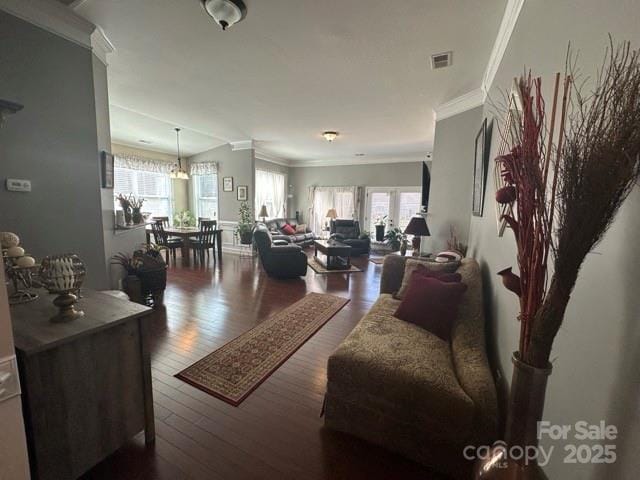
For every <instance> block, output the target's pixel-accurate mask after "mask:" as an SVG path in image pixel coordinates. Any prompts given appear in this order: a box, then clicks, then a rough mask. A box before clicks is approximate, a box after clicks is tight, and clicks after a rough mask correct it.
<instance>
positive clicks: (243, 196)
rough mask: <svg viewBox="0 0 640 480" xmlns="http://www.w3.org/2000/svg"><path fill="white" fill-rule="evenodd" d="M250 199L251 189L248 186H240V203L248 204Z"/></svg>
mask: <svg viewBox="0 0 640 480" xmlns="http://www.w3.org/2000/svg"><path fill="white" fill-rule="evenodd" d="M248 199H249V187H248V186H246V185H238V201H240V202H246V201H247V200H248Z"/></svg>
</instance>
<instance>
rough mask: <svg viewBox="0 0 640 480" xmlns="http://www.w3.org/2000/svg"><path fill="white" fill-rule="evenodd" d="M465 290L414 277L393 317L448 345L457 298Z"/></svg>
mask: <svg viewBox="0 0 640 480" xmlns="http://www.w3.org/2000/svg"><path fill="white" fill-rule="evenodd" d="M466 290H467V285H466V284H464V283H459V282H453V283H445V282H442V281H440V280H438V279H436V278H431V277H425V276H421V275H415V276H413V277H412V279H411V283H410V284H409V287H408V288H407V293H406V294H405V295H404V298H403V300H402V303H400V306H399V307H398V309H397V310H396V313H395V314H394V316H395V317H397V318H399V319H400V320H404V321H405V322H409V323H414V324H416V325H418V326H419V327H422V328H424V329H425V330H428V331H429V332H431V333H433V334H434V335H437V336H438V337H440V338H441V339H443V340H445V341H447V342H448V341H449V339H450V338H451V328H452V327H453V322H455V320H456V315H457V314H458V305H459V304H460V299H461V298H462V295H463V294H464V292H465V291H466Z"/></svg>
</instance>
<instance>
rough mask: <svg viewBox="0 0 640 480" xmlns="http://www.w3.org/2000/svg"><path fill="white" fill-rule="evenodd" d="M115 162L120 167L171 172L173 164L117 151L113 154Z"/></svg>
mask: <svg viewBox="0 0 640 480" xmlns="http://www.w3.org/2000/svg"><path fill="white" fill-rule="evenodd" d="M113 164H114V166H116V167H119V168H128V169H130V170H142V171H144V172H155V173H167V174H168V173H169V172H170V171H171V168H172V167H173V164H172V163H171V162H165V161H163V160H154V159H151V158H144V157H138V156H137V155H129V154H121V153H116V154H115V155H114V156H113Z"/></svg>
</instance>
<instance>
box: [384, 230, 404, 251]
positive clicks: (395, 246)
mask: <svg viewBox="0 0 640 480" xmlns="http://www.w3.org/2000/svg"><path fill="white" fill-rule="evenodd" d="M384 240H385V242H386V243H387V244H388V245H389V246H390V247H391V250H392V251H393V252H397V251H398V250H400V251H401V253H402V255H404V254H405V253H407V247H408V246H409V241H408V240H407V236H406V235H405V234H404V233H403V232H402V230H400V229H399V228H398V227H394V228H392V229H390V230H389V231H388V232H387V233H386V234H385V235H384Z"/></svg>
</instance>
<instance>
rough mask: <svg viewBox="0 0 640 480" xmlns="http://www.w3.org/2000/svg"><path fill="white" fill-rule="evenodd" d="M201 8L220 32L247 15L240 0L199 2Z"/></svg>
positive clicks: (206, 0)
mask: <svg viewBox="0 0 640 480" xmlns="http://www.w3.org/2000/svg"><path fill="white" fill-rule="evenodd" d="M200 2H201V3H202V8H204V10H205V12H207V13H208V14H209V16H211V18H213V19H214V20H215V21H216V23H217V24H218V25H220V26H221V27H222V30H226V29H227V28H229V27H230V26H232V25H234V24H236V23H238V22H240V21H241V20H242V19H244V17H245V16H246V15H247V7H246V5H245V4H244V2H243V1H242V0H200Z"/></svg>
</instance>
